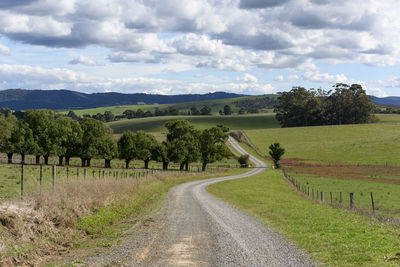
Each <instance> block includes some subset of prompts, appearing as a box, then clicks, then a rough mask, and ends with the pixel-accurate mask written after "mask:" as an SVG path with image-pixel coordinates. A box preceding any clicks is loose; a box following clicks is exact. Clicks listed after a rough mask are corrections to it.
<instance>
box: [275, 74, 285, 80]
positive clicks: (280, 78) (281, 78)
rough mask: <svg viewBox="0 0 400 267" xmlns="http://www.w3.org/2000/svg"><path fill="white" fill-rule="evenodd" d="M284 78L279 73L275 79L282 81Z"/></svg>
mask: <svg viewBox="0 0 400 267" xmlns="http://www.w3.org/2000/svg"><path fill="white" fill-rule="evenodd" d="M283 80H284V78H283V75H278V76H276V77H275V79H274V81H276V82H282V81H283Z"/></svg>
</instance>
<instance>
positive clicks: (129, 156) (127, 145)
mask: <svg viewBox="0 0 400 267" xmlns="http://www.w3.org/2000/svg"><path fill="white" fill-rule="evenodd" d="M118 157H119V158H120V159H124V160H125V167H126V168H127V169H128V168H129V163H130V162H131V161H132V160H133V159H135V157H136V143H135V134H134V133H133V132H132V131H127V132H124V133H123V134H122V136H121V138H120V139H119V140H118Z"/></svg>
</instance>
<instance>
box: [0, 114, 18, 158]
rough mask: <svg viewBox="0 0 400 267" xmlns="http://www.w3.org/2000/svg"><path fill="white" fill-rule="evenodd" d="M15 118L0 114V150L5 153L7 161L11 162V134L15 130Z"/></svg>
mask: <svg viewBox="0 0 400 267" xmlns="http://www.w3.org/2000/svg"><path fill="white" fill-rule="evenodd" d="M17 130H18V128H17V118H16V117H15V116H12V115H11V116H7V117H6V116H5V115H4V114H0V131H1V133H0V151H1V152H4V153H6V154H7V158H8V163H12V156H13V154H14V153H15V151H14V144H13V141H12V137H13V135H14V134H15V133H16V132H17Z"/></svg>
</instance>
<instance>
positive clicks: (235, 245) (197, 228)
mask: <svg viewBox="0 0 400 267" xmlns="http://www.w3.org/2000/svg"><path fill="white" fill-rule="evenodd" d="M229 142H230V143H231V144H232V145H233V146H234V147H235V148H236V149H237V150H238V151H239V152H240V153H243V154H244V153H246V152H245V151H244V150H243V149H242V148H241V147H240V146H239V145H238V144H237V143H236V142H235V141H234V140H233V139H230V140H229ZM250 159H251V161H252V162H253V163H254V164H256V166H257V168H254V169H252V170H250V171H249V172H246V173H244V174H241V175H235V176H229V177H221V178H215V179H208V180H203V181H195V182H190V183H186V184H182V185H179V186H177V187H174V188H173V189H172V190H171V191H170V192H169V194H168V197H167V199H166V201H165V206H164V207H163V209H162V210H161V211H160V212H158V214H156V215H154V216H153V217H151V218H149V219H148V220H146V221H145V222H144V223H143V224H141V225H138V226H136V227H135V229H134V230H133V232H132V233H131V234H130V235H128V237H127V239H126V240H124V242H122V244H121V245H120V246H119V247H117V248H112V249H111V251H110V252H109V253H108V255H98V256H93V257H90V258H88V259H86V260H85V262H86V263H87V264H88V265H93V266H312V263H311V261H310V260H309V259H308V257H307V255H305V254H304V253H303V252H302V251H300V250H299V249H297V248H296V247H295V246H294V245H292V244H289V243H288V242H286V241H284V240H283V239H282V238H281V237H279V235H277V234H276V233H275V232H274V231H273V230H272V229H269V228H268V227H265V226H263V225H262V224H261V223H259V222H257V221H256V220H254V219H253V218H250V217H249V216H247V215H244V214H243V213H241V212H240V211H238V210H236V209H234V208H232V207H231V206H229V205H227V204H225V203H224V202H222V201H220V200H218V199H216V198H214V197H212V196H211V195H210V194H208V193H207V192H206V191H205V188H206V187H207V186H208V185H210V184H213V183H217V182H220V181H224V180H230V179H239V178H245V177H249V176H252V175H255V174H258V173H261V172H263V171H264V169H265V168H266V167H267V165H266V164H265V163H263V162H261V161H260V160H258V159H256V158H254V157H252V156H250Z"/></svg>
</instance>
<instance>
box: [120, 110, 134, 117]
mask: <svg viewBox="0 0 400 267" xmlns="http://www.w3.org/2000/svg"><path fill="white" fill-rule="evenodd" d="M122 114H124V115H125V116H126V118H128V119H133V118H134V117H135V114H136V113H135V111H133V110H130V109H127V110H125V111H124V112H123V113H122Z"/></svg>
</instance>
